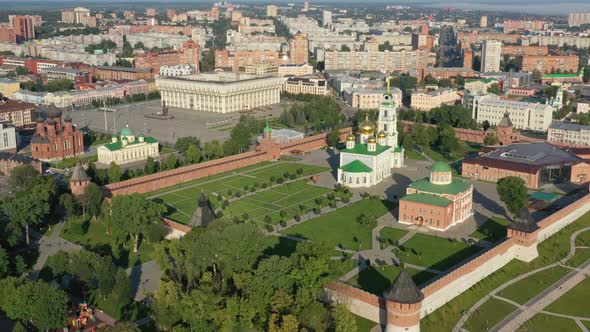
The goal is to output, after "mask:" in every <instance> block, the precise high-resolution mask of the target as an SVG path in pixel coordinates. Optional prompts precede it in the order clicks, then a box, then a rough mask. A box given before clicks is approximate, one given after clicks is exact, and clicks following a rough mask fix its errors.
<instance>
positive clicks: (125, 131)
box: [121, 127, 135, 136]
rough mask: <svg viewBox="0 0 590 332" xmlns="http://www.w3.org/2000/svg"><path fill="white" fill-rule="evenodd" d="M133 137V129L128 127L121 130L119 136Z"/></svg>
mask: <svg viewBox="0 0 590 332" xmlns="http://www.w3.org/2000/svg"><path fill="white" fill-rule="evenodd" d="M133 135H135V133H134V132H133V129H131V128H129V127H123V129H121V136H133Z"/></svg>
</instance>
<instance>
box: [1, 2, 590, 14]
mask: <svg viewBox="0 0 590 332" xmlns="http://www.w3.org/2000/svg"><path fill="white" fill-rule="evenodd" d="M216 1H219V0H216ZM150 2H151V3H159V4H165V3H193V4H197V3H198V4H204V3H211V4H212V3H213V2H215V1H211V0H209V1H206V0H160V1H155V0H151V1H150V0H147V1H144V0H124V1H121V0H61V1H55V0H19V1H17V2H15V0H0V3H4V4H13V5H15V6H18V7H23V6H24V5H26V4H27V3H28V4H30V5H29V6H28V8H27V9H30V8H31V6H34V4H35V3H37V4H39V5H40V7H45V8H47V7H48V6H55V7H64V6H71V4H72V3H75V4H80V5H83V4H85V3H86V4H107V3H117V4H118V5H120V4H122V3H133V4H142V3H145V4H147V3H150ZM228 2H235V3H238V2H239V3H271V2H272V3H277V4H281V3H287V2H294V3H303V0H292V1H287V0H240V1H228ZM310 2H311V3H312V4H313V3H314V0H310ZM368 2H373V3H383V4H388V5H397V4H399V5H415V6H421V7H422V6H423V7H438V8H442V7H454V8H460V9H482V10H497V11H509V12H515V13H522V14H531V13H533V14H547V15H567V13H569V12H574V11H587V12H590V0H566V1H560V0H517V1H514V0H456V1H453V0H403V1H398V0H394V1H391V0H369V1H368ZM329 3H337V4H339V5H345V4H346V3H350V4H358V0H321V1H317V4H329Z"/></svg>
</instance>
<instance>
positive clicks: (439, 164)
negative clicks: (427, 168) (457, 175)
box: [432, 161, 451, 172]
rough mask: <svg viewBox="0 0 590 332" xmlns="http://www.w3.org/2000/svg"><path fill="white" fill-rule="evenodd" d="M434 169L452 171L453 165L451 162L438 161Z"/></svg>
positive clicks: (435, 170)
mask: <svg viewBox="0 0 590 332" xmlns="http://www.w3.org/2000/svg"><path fill="white" fill-rule="evenodd" d="M432 171H433V172H451V166H449V164H447V163H444V162H442V161H438V162H436V163H435V164H434V165H432Z"/></svg>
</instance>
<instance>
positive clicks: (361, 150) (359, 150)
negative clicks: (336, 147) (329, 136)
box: [340, 143, 390, 156]
mask: <svg viewBox="0 0 590 332" xmlns="http://www.w3.org/2000/svg"><path fill="white" fill-rule="evenodd" d="M376 145H377V148H376V149H375V151H369V149H368V147H367V144H360V143H357V144H355V145H354V148H352V149H344V150H340V152H341V153H353V154H364V155H368V156H377V155H380V154H381V153H383V152H385V151H387V150H389V149H390V147H389V146H387V145H379V144H376Z"/></svg>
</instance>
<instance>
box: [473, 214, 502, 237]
mask: <svg viewBox="0 0 590 332" xmlns="http://www.w3.org/2000/svg"><path fill="white" fill-rule="evenodd" d="M508 225H510V221H509V220H506V219H504V218H501V217H497V216H494V217H492V218H490V219H488V220H487V221H486V222H484V223H483V224H482V225H481V226H479V228H478V229H476V230H475V231H474V232H473V233H471V234H470V235H469V236H470V237H473V238H476V239H480V240H487V241H492V242H493V241H497V240H499V239H502V238H505V237H506V226H508Z"/></svg>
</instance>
